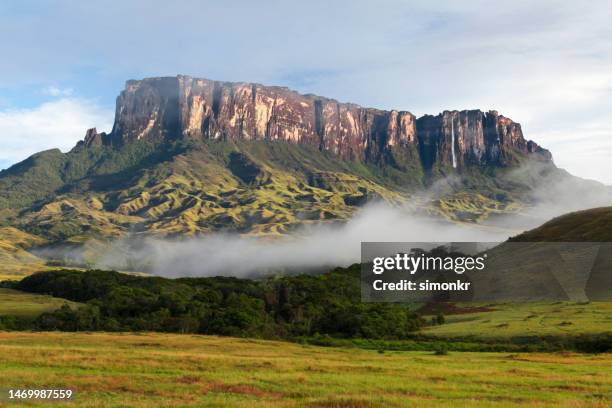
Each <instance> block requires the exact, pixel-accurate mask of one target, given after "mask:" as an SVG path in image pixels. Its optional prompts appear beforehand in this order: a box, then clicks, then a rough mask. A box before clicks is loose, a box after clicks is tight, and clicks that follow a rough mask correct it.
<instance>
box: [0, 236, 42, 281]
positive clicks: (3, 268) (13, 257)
mask: <svg viewBox="0 0 612 408" xmlns="http://www.w3.org/2000/svg"><path fill="white" fill-rule="evenodd" d="M44 243H45V240H43V239H41V238H40V237H37V236H34V235H31V234H28V233H25V232H23V231H20V230H18V229H16V228H12V227H3V228H0V280H3V279H18V278H19V277H21V276H23V275H24V274H29V273H32V272H33V271H42V270H45V269H47V268H46V265H45V262H44V260H42V259H40V258H39V257H37V256H35V255H33V254H31V253H29V252H28V251H27V249H28V248H30V247H32V246H34V245H42V244H44Z"/></svg>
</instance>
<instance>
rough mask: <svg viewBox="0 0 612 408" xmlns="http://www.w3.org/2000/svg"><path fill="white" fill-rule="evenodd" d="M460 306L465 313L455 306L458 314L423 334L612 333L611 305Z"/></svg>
mask: <svg viewBox="0 0 612 408" xmlns="http://www.w3.org/2000/svg"><path fill="white" fill-rule="evenodd" d="M463 306H464V307H465V311H466V312H467V313H466V312H462V311H461V305H459V312H458V313H455V314H448V313H446V314H445V322H444V324H441V325H436V326H429V327H425V328H424V329H423V333H425V334H427V335H432V336H436V337H443V338H458V337H461V338H472V339H482V340H493V339H504V340H507V339H511V338H513V337H529V336H572V335H583V334H597V333H604V332H609V333H612V302H593V303H570V302H555V303H551V302H538V303H533V302H531V303H504V304H488V305H479V304H473V303H470V304H465V305H463ZM479 309H480V310H479ZM470 310H471V311H470Z"/></svg>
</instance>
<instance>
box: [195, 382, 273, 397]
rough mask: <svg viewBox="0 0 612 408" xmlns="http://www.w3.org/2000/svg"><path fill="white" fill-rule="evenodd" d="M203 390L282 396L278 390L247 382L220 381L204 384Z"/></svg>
mask: <svg viewBox="0 0 612 408" xmlns="http://www.w3.org/2000/svg"><path fill="white" fill-rule="evenodd" d="M204 392H205V393H209V392H222V393H229V394H241V395H250V396H253V397H259V398H281V397H283V396H284V394H283V393H280V392H270V391H264V390H262V389H260V388H257V387H254V386H252V385H248V384H225V383H222V382H216V383H209V384H206V385H205V386H204Z"/></svg>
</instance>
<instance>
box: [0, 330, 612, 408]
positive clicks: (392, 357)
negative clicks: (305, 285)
mask: <svg viewBox="0 0 612 408" xmlns="http://www.w3.org/2000/svg"><path fill="white" fill-rule="evenodd" d="M0 367H2V369H1V370H0V383H2V384H3V385H4V386H5V387H11V388H46V387H49V386H50V385H52V386H53V387H54V388H70V389H72V390H74V391H75V393H76V397H75V398H76V401H78V404H79V405H80V406H98V407H119V406H131V407H151V406H157V407H170V406H183V407H192V406H193V407H195V406H198V407H202V406H232V407H261V406H267V407H404V406H419V407H440V406H441V407H455V406H471V407H492V406H495V407H532V406H534V405H536V406H540V407H555V408H558V407H586V406H589V407H602V408H603V407H605V406H609V405H610V404H612V394H611V392H610V390H612V378H610V376H609V372H610V370H612V356H610V355H609V354H602V355H574V354H569V353H565V354H508V353H451V354H450V355H447V356H436V355H433V354H432V353H431V352H386V353H384V354H380V353H378V352H376V351H368V350H359V349H336V348H319V347H314V346H302V345H298V344H290V343H282V342H270V341H260V340H247V339H232V338H218V337H205V336H187V335H168V334H106V333H97V334H74V333H71V334H66V333H0ZM39 405H40V406H43V405H45V406H46V405H48V402H40V403H32V404H31V405H29V406H39ZM53 405H54V406H58V407H63V406H66V407H69V406H73V405H74V403H73V402H69V403H55V404H53Z"/></svg>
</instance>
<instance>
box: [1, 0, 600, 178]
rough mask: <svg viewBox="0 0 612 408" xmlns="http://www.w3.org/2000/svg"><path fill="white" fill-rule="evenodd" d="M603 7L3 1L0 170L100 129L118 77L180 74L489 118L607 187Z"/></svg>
mask: <svg viewBox="0 0 612 408" xmlns="http://www.w3.org/2000/svg"><path fill="white" fill-rule="evenodd" d="M610 21H612V4H611V3H610V2H609V1H597V0H596V1H591V2H589V3H588V7H587V6H586V5H585V4H581V3H578V2H567V1H546V0H544V1H538V2H537V3H536V2H533V1H521V0H518V1H496V2H491V1H462V2H457V1H446V2H445V1H437V2H430V1H385V0H383V1H358V0H357V1H334V2H328V1H308V2H305V1H262V2H252V1H216V2H212V1H177V2H168V1H156V0H149V1H97V2H82V1H60V0H58V1H52V0H48V1H29V2H21V1H10V0H9V1H3V2H1V3H0V55H2V63H1V64H0V168H4V167H7V166H8V165H10V164H12V163H15V162H17V161H19V160H22V159H24V158H25V157H27V156H28V155H30V154H32V153H34V152H37V151H40V150H43V149H47V148H51V147H59V148H61V149H63V150H67V149H69V148H70V147H72V146H73V145H74V144H75V143H76V141H77V140H79V139H81V138H82V137H83V135H84V133H85V130H86V129H87V128H88V127H94V126H95V127H98V129H100V130H109V129H110V127H111V125H112V120H113V113H114V103H115V98H116V96H117V94H118V93H119V91H120V90H121V89H122V88H123V84H124V82H125V81H126V80H127V79H132V78H134V79H137V78H142V77H147V76H160V75H176V74H179V73H180V74H189V75H194V76H199V77H206V78H211V79H220V80H240V81H249V82H261V83H264V84H271V85H285V86H289V87H291V88H294V89H297V90H299V91H302V92H310V93H317V94H321V95H325V96H329V97H334V98H336V99H339V100H341V101H350V102H355V103H359V104H361V105H364V106H373V107H379V108H386V109H391V108H394V109H404V110H409V111H411V112H413V113H415V114H416V115H421V114H424V113H434V114H435V113H438V112H440V111H442V110H444V109H474V108H479V109H483V110H489V109H496V110H498V111H499V112H500V113H502V114H504V115H506V116H508V117H510V118H512V119H514V120H516V121H518V122H520V123H521V124H522V125H523V129H524V131H525V134H526V136H527V137H528V138H530V139H533V140H535V141H537V142H538V143H540V144H541V145H543V146H545V147H547V148H549V149H550V150H551V151H552V152H553V155H554V158H555V162H556V163H557V164H558V165H559V166H560V167H563V168H566V169H567V170H569V171H570V172H572V173H573V174H576V175H580V176H583V177H586V178H592V179H597V180H600V181H603V182H606V183H608V184H612V160H611V159H612V24H610Z"/></svg>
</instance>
